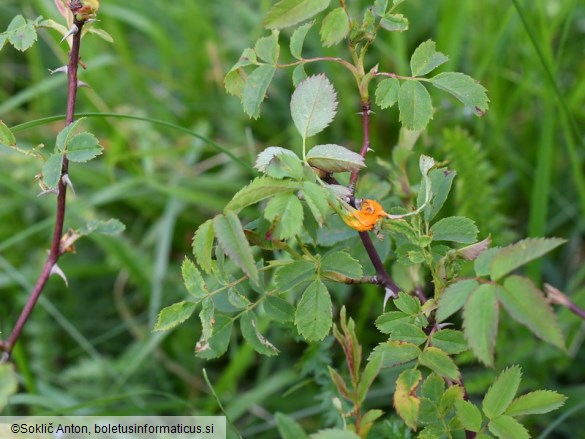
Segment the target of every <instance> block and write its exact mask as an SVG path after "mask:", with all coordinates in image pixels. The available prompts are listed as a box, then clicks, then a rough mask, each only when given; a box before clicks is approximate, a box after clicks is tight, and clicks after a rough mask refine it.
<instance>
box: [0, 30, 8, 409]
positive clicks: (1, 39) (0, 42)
mask: <svg viewBox="0 0 585 439" xmlns="http://www.w3.org/2000/svg"><path fill="white" fill-rule="evenodd" d="M6 41H8V34H0V50H2V48H3V47H4V44H6ZM1 409H2V407H1V406H0V410H1Z"/></svg>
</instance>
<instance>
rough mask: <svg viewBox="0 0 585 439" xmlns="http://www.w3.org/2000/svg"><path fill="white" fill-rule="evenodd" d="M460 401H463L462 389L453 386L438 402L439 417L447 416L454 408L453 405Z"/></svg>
mask: <svg viewBox="0 0 585 439" xmlns="http://www.w3.org/2000/svg"><path fill="white" fill-rule="evenodd" d="M461 399H463V387H461V386H459V385H454V386H451V387H449V388H448V389H447V390H445V393H443V395H441V399H440V400H439V407H438V408H439V416H440V417H445V416H447V415H448V414H449V412H450V411H451V410H452V409H453V407H454V406H455V403H456V402H457V401H459V400H461Z"/></svg>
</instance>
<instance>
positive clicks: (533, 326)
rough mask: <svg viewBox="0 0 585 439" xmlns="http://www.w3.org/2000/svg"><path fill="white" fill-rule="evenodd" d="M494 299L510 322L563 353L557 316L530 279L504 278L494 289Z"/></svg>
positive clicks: (562, 342)
mask: <svg viewBox="0 0 585 439" xmlns="http://www.w3.org/2000/svg"><path fill="white" fill-rule="evenodd" d="M498 299H499V301H500V303H501V304H502V305H504V308H506V311H507V312H508V314H510V316H511V317H512V318H513V319H514V320H516V321H517V322H519V323H521V324H523V325H525V326H526V327H527V328H528V329H530V331H532V333H533V334H534V335H536V336H537V337H539V338H541V339H542V340H544V341H546V342H548V343H550V344H552V345H554V346H557V347H558V348H560V349H564V345H565V343H564V341H563V333H562V332H561V330H560V328H559V325H558V321H557V316H556V314H555V313H554V311H553V310H552V308H551V306H550V304H549V302H548V301H547V300H546V298H545V297H544V294H543V293H542V292H541V291H540V290H539V289H538V288H536V286H535V285H534V284H533V283H532V281H531V280H530V279H527V278H525V277H520V276H510V277H508V278H506V280H505V282H504V288H500V289H498Z"/></svg>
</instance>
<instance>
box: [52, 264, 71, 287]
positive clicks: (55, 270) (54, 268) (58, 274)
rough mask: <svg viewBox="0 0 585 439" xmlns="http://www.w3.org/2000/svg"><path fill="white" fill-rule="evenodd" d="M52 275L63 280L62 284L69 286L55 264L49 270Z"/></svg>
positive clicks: (65, 277)
mask: <svg viewBox="0 0 585 439" xmlns="http://www.w3.org/2000/svg"><path fill="white" fill-rule="evenodd" d="M54 274H56V275H57V276H59V277H60V278H61V279H63V282H65V285H66V286H69V282H68V281H67V276H65V273H63V270H61V268H60V267H59V266H58V265H57V264H55V265H53V267H52V268H51V276H52V275H54Z"/></svg>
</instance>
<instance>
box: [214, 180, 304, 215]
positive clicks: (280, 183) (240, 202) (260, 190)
mask: <svg viewBox="0 0 585 439" xmlns="http://www.w3.org/2000/svg"><path fill="white" fill-rule="evenodd" d="M299 189H300V184H299V183H297V182H295V181H291V180H277V179H275V178H271V177H257V178H255V179H254V180H252V182H251V183H250V184H249V185H248V186H246V187H244V188H243V189H241V190H240V191H239V192H238V193H237V194H236V195H234V198H232V200H231V201H230V202H229V203H228V204H227V206H226V207H225V211H226V212H227V211H228V210H233V211H236V212H237V211H239V210H241V209H243V208H244V207H247V206H250V205H252V204H256V203H258V202H259V201H262V200H265V199H266V198H269V197H272V196H274V195H278V194H281V193H283V192H293V191H296V190H299Z"/></svg>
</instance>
